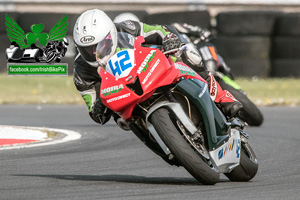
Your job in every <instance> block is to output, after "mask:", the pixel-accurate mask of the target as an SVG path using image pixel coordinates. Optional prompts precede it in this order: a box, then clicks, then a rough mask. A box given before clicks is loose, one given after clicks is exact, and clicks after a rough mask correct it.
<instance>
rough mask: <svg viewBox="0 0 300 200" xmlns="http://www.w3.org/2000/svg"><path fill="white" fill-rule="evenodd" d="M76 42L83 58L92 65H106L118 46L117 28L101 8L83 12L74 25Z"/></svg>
mask: <svg viewBox="0 0 300 200" xmlns="http://www.w3.org/2000/svg"><path fill="white" fill-rule="evenodd" d="M73 37H74V42H75V44H76V47H77V49H78V51H79V52H80V54H81V56H82V58H83V59H84V60H86V61H87V62H88V63H89V64H90V65H92V66H94V67H98V66H99V65H101V66H105V65H106V63H107V62H108V60H109V59H110V57H111V56H112V55H113V54H114V53H115V50H116V47H117V30H116V27H115V25H114V23H113V22H112V20H111V19H110V18H109V17H108V16H107V15H106V14H105V13H104V12H103V11H101V10H98V9H94V10H88V11H86V12H84V13H82V14H81V15H80V16H79V17H78V19H77V21H76V24H75V26H74V31H73Z"/></svg>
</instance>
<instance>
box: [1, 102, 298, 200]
mask: <svg viewBox="0 0 300 200" xmlns="http://www.w3.org/2000/svg"><path fill="white" fill-rule="evenodd" d="M261 110H262V112H263V114H264V117H265V122H264V124H263V125H262V126H261V127H258V128H255V127H248V128H247V129H246V132H247V133H248V134H249V135H250V144H251V145H252V147H253V149H254V151H255V153H256V155H257V157H258V159H259V171H258V173H257V175H256V177H254V179H252V180H251V181H250V182H230V181H229V180H228V179H227V178H226V177H225V176H223V175H222V176H221V179H220V182H219V183H217V184H216V185H214V186H204V185H201V184H198V183H197V181H196V180H195V179H194V178H193V177H191V176H190V175H189V174H188V173H187V172H186V171H185V170H184V169H183V168H178V167H173V166H169V165H168V164H167V163H165V162H164V161H163V160H162V159H161V158H160V157H158V156H156V155H155V154H154V153H152V152H151V151H150V150H149V149H147V147H145V146H144V144H142V143H141V142H140V141H139V140H138V139H137V138H136V137H135V135H134V134H133V133H131V132H126V131H123V130H121V129H119V128H118V127H117V126H116V125H115V124H114V122H113V120H111V121H110V122H109V123H108V124H106V125H105V126H100V125H98V124H96V123H94V122H92V121H91V120H90V119H89V116H88V114H87V110H86V108H85V107H84V106H77V105H74V106H73V105H72V106H64V105H0V113H1V115H0V124H1V125H19V126H39V127H50V128H60V129H70V130H74V131H77V132H80V133H81V134H82V138H81V139H80V140H76V141H72V142H68V143H63V144H57V145H50V146H42V147H33V148H23V149H15V150H2V151H0V158H1V161H0V199H14V200H16V199H30V200H32V199H49V200H50V199H51V200H52V199H72V200H74V199H80V200H81V199H136V200H140V199H151V200H153V199H172V200H173V199H178V200H182V199H185V200H192V199H228V200H233V199H236V200H238V199H239V200H240V199H243V200H246V199H249V200H250V199H251V200H254V199H270V200H271V199H272V200H277V199H278V200H279V199H287V200H290V199H291V200H292V199H295V200H296V199H299V196H300V186H299V185H300V151H299V143H300V120H299V118H300V117H299V116H300V107H262V108H261Z"/></svg>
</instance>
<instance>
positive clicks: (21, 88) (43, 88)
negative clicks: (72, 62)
mask: <svg viewBox="0 0 300 200" xmlns="http://www.w3.org/2000/svg"><path fill="white" fill-rule="evenodd" d="M79 103H84V102H83V100H82V98H81V96H80V94H79V93H78V92H77V90H76V88H75V86H74V84H73V80H72V77H70V76H69V77H67V76H55V77H51V76H5V75H2V76H0V104H79Z"/></svg>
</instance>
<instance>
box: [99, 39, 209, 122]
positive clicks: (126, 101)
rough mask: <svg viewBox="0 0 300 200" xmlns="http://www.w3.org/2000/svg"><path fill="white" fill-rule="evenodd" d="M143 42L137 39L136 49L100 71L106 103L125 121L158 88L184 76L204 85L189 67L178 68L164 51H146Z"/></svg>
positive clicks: (124, 52) (119, 54)
mask: <svg viewBox="0 0 300 200" xmlns="http://www.w3.org/2000/svg"><path fill="white" fill-rule="evenodd" d="M143 42H144V38H143V37H141V36H140V37H137V38H136V39H135V42H134V49H124V50H122V51H119V52H117V53H116V54H114V55H113V56H112V57H111V59H110V60H109V62H108V64H107V65H106V68H105V69H103V68H100V67H99V68H98V73H99V75H100V76H101V79H102V82H101V92H100V97H101V99H102V102H103V104H104V105H105V106H107V107H108V108H110V109H111V110H113V111H114V112H116V113H118V114H119V115H120V116H122V118H123V119H129V118H130V117H131V114H132V111H133V109H134V108H135V107H136V105H137V104H138V103H139V102H143V101H145V100H146V99H148V98H149V97H150V96H152V94H153V93H154V92H155V90H156V89H157V88H159V87H162V86H165V85H170V84H172V83H175V82H176V81H178V80H179V78H180V77H182V76H184V77H187V78H189V77H193V78H197V79H200V80H202V81H204V80H203V79H202V78H201V77H200V76H199V75H198V74H196V73H195V74H192V72H189V71H188V69H190V68H189V67H188V66H186V65H185V64H183V63H175V64H174V63H173V62H172V61H171V59H168V58H167V57H166V56H165V55H164V54H163V53H162V52H161V51H160V50H158V49H154V48H146V47H142V46H141V44H142V43H143ZM183 69H186V70H185V71H184V70H183Z"/></svg>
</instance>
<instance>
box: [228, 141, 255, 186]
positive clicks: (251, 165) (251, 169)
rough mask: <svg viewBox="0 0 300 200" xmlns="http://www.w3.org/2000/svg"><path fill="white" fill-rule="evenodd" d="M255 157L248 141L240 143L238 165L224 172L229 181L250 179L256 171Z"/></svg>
mask: <svg viewBox="0 0 300 200" xmlns="http://www.w3.org/2000/svg"><path fill="white" fill-rule="evenodd" d="M257 170H258V162H257V158H256V156H255V154H254V152H253V150H252V148H251V146H250V145H249V144H248V143H244V142H242V143H241V160H240V165H239V166H237V167H236V168H234V169H233V170H232V171H231V172H230V173H227V174H225V176H227V177H228V178H229V180H231V181H250V180H251V179H252V178H253V177H254V176H255V175H256V173H257Z"/></svg>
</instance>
